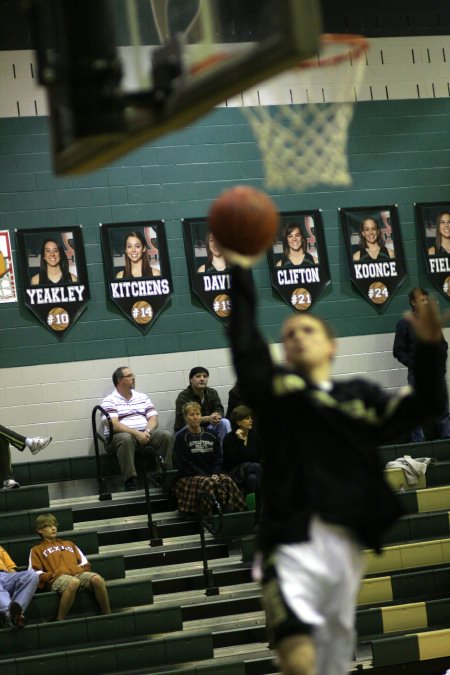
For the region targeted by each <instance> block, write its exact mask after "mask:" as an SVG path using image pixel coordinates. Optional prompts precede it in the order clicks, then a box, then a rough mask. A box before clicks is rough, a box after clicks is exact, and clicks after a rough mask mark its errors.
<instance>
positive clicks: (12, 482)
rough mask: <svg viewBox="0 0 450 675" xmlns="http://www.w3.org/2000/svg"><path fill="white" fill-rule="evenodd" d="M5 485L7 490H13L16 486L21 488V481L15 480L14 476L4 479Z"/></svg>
mask: <svg viewBox="0 0 450 675" xmlns="http://www.w3.org/2000/svg"><path fill="white" fill-rule="evenodd" d="M3 487H4V488H5V490H13V489H14V488H20V483H18V482H17V481H16V480H14V478H8V480H4V481H3Z"/></svg>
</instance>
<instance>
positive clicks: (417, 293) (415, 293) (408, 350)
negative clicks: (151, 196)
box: [393, 287, 450, 443]
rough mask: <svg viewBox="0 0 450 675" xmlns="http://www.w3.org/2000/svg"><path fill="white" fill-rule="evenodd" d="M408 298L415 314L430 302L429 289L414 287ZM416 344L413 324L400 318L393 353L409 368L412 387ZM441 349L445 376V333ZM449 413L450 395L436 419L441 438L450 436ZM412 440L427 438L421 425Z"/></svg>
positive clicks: (418, 440)
mask: <svg viewBox="0 0 450 675" xmlns="http://www.w3.org/2000/svg"><path fill="white" fill-rule="evenodd" d="M408 298H409V304H410V305H411V309H412V312H413V314H415V313H416V312H417V307H418V305H421V304H427V303H428V291H426V290H425V289H424V288H418V287H416V288H412V289H411V291H410V292H409V296H408ZM415 345H416V336H415V333H414V327H413V325H412V324H411V322H410V321H408V320H407V319H404V318H403V319H400V321H399V322H398V323H397V326H396V328H395V338H394V349H393V353H394V356H395V358H396V359H397V361H400V363H402V364H403V365H404V366H406V367H407V368H408V384H409V385H411V387H414V386H415V380H416V377H415ZM440 349H441V368H442V373H443V375H444V376H445V370H446V363H447V352H448V344H447V341H446V340H445V338H444V336H443V335H442V337H441V342H440ZM448 415H449V410H448V397H446V398H445V402H444V406H443V408H442V411H441V414H440V415H438V417H437V418H436V419H435V423H436V427H437V431H438V433H439V438H450V421H449V418H448ZM411 440H412V442H413V443H421V442H422V441H424V440H425V434H424V432H423V428H422V427H421V426H416V427H415V428H414V429H411Z"/></svg>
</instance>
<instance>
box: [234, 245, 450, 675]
mask: <svg viewBox="0 0 450 675" xmlns="http://www.w3.org/2000/svg"><path fill="white" fill-rule="evenodd" d="M230 257H231V254H230ZM231 279H232V284H231V285H232V314H231V322H230V327H229V336H230V340H231V348H232V353H233V360H234V365H235V368H236V373H237V376H238V378H239V382H240V384H241V385H242V387H243V390H244V391H245V395H246V397H247V399H248V400H249V401H250V402H251V405H252V408H253V410H254V413H255V417H256V420H257V423H258V430H259V434H260V439H261V446H260V450H261V452H262V455H263V458H262V462H263V467H264V468H263V479H262V491H263V514H262V519H261V525H260V531H259V543H258V547H259V551H260V555H259V556H257V558H259V559H260V564H258V563H257V564H256V565H255V567H256V568H257V571H258V572H259V574H260V576H261V578H262V585H263V603H264V608H265V611H266V617H267V626H268V630H269V633H270V635H271V641H272V643H273V644H274V645H275V646H276V648H277V651H278V655H279V658H280V664H281V669H282V672H283V673H286V674H287V673H289V675H343V674H344V673H347V668H348V664H349V661H350V660H351V658H352V654H353V649H354V608H355V602H356V596H357V592H358V589H359V585H360V581H361V577H362V575H363V571H364V570H363V548H364V547H367V548H373V549H375V550H376V551H377V552H379V551H380V550H381V547H382V542H383V535H384V533H385V532H386V530H387V529H388V528H389V527H390V526H391V525H392V524H393V523H394V522H395V520H396V519H397V518H398V517H399V516H400V508H399V504H398V501H397V498H396V497H395V495H394V493H393V492H392V490H391V489H390V488H389V486H388V484H387V483H386V481H385V478H384V472H383V467H382V464H381V461H380V458H379V453H378V452H377V447H378V445H379V444H380V443H383V442H386V441H387V440H388V439H389V438H390V437H392V436H393V435H395V434H397V433H398V432H399V431H400V430H402V429H409V428H410V427H411V426H412V425H414V424H417V422H419V421H422V420H423V419H424V418H426V417H427V416H430V415H431V416H432V415H436V413H437V412H438V411H439V410H441V409H442V401H443V399H444V396H445V383H444V378H443V373H442V367H441V358H440V341H441V335H442V332H441V324H440V320H439V316H438V312H437V309H436V307H435V305H434V304H433V303H428V304H421V305H420V307H418V309H417V311H416V313H414V314H412V315H411V317H410V320H411V323H412V326H413V328H414V332H415V335H416V353H415V362H416V369H415V374H416V388H415V391H412V390H409V391H408V392H405V391H402V392H401V394H399V395H397V396H394V397H392V396H388V395H387V393H386V392H384V391H383V390H382V389H381V388H380V387H378V386H377V385H376V384H373V383H370V382H367V381H364V380H360V379H355V380H350V381H342V380H339V381H333V380H332V379H331V367H332V360H333V357H334V355H335V351H336V343H335V339H334V337H333V334H332V332H331V331H330V328H329V326H328V325H327V324H326V323H325V322H324V321H323V320H321V319H319V318H318V317H316V316H313V315H311V314H306V313H303V314H297V315H295V316H290V317H289V318H288V319H287V320H286V321H285V323H284V325H283V328H282V339H283V343H284V348H285V355H286V362H287V367H286V368H284V367H278V366H276V365H274V364H273V362H272V360H271V357H270V353H269V349H268V347H267V345H266V343H265V341H264V340H263V338H262V336H261V334H260V332H259V331H258V329H257V327H256V323H255V309H256V301H255V292H254V287H253V280H252V275H251V272H250V271H249V270H246V269H244V268H241V267H238V266H234V267H233V269H232V271H231ZM274 421H276V423H274Z"/></svg>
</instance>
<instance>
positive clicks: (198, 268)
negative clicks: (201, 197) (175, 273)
mask: <svg viewBox="0 0 450 675" xmlns="http://www.w3.org/2000/svg"><path fill="white" fill-rule="evenodd" d="M182 224H183V237H184V246H185V249H186V258H187V262H188V268H189V277H190V280H191V288H192V291H193V292H194V293H195V295H196V296H197V297H198V299H199V300H200V302H201V303H202V304H203V305H204V306H205V307H206V309H207V310H208V311H209V312H211V314H213V315H214V316H215V317H217V318H218V319H219V320H221V321H222V323H225V324H226V323H227V321H228V317H229V316H230V313H231V300H230V288H231V280H230V274H229V269H228V268H227V266H226V262H225V259H224V257H223V253H222V248H221V246H220V244H219V242H218V241H217V239H216V238H215V237H214V235H213V234H211V232H209V230H208V221H207V219H206V218H183V219H182Z"/></svg>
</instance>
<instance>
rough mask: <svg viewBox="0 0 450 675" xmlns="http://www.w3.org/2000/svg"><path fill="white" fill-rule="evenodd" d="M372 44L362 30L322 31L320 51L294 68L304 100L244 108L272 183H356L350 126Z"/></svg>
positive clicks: (284, 185) (295, 185)
mask: <svg viewBox="0 0 450 675" xmlns="http://www.w3.org/2000/svg"><path fill="white" fill-rule="evenodd" d="M367 49H368V42H367V40H366V39H365V38H364V37H362V36H360V35H345V34H325V35H322V38H321V47H320V52H319V54H318V55H317V56H316V57H315V58H313V59H308V60H305V61H302V62H301V63H300V64H299V66H298V67H297V68H296V69H295V70H296V71H297V72H299V77H300V80H301V90H299V91H300V98H302V99H303V101H301V102H299V105H281V106H255V107H245V108H242V112H243V114H244V115H245V117H246V118H247V120H248V122H249V124H250V126H251V128H252V131H253V133H254V135H255V137H256V140H257V143H258V147H259V150H260V152H261V155H262V160H263V164H264V171H265V184H266V186H267V187H268V188H276V189H288V188H293V189H295V190H299V191H302V190H305V189H307V188H309V187H311V186H312V185H316V184H318V183H326V184H329V185H333V186H336V187H346V186H348V185H351V176H350V173H349V169H348V159H347V139H348V129H349V126H350V122H351V120H352V118H353V110H354V104H355V102H356V100H357V90H358V87H359V85H360V83H361V80H362V77H363V73H364V66H365V65H366V63H365V59H363V58H362V57H363V55H364V54H365V53H366V51H367ZM337 67H339V68H340V72H339V71H338V70H337ZM325 89H326V90H327V93H328V92H331V95H329V96H326V95H325ZM327 98H328V99H332V101H331V102H327V100H326V99H327Z"/></svg>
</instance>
